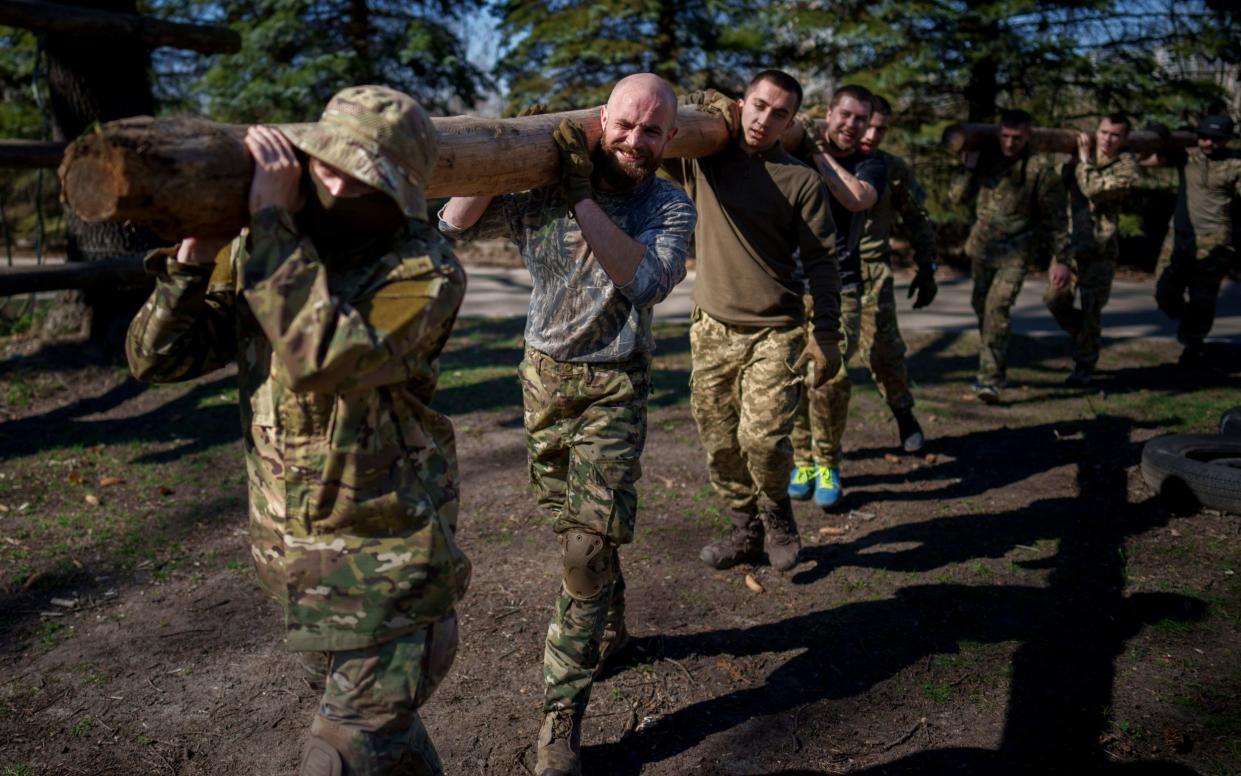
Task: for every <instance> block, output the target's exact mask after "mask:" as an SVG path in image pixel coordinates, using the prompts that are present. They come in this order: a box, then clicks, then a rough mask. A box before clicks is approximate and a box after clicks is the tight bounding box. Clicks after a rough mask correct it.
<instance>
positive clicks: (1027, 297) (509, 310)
mask: <svg viewBox="0 0 1241 776" xmlns="http://www.w3.org/2000/svg"><path fill="white" fill-rule="evenodd" d="M468 271H469V274H470V284H469V289H468V291H467V292H466V295H465V303H464V305H463V307H462V309H461V314H462V315H466V316H492V317H509V316H524V315H525V314H526V305H527V304H528V303H529V299H530V275H529V273H528V272H526V271H525V270H524V269H492V268H486V267H471V268H468ZM1045 283H1046V281H1045V280H1044V279H1043V278H1041V277H1040V278H1037V279H1032V280H1030V281H1028V282H1027V283H1026V284H1025V287H1023V288H1022V289H1021V296H1020V298H1019V299H1018V300H1017V305H1016V306H1015V307H1014V308H1013V330H1014V331H1015V332H1016V333H1018V334H1025V335H1029V336H1035V337H1039V336H1047V335H1060V334H1061V332H1060V329H1059V327H1058V326H1056V322H1055V321H1053V320H1052V319H1051V314H1050V313H1048V312H1047V309H1046V308H1045V307H1043V298H1042V294H1043V287H1044V284H1045ZM908 285H909V281H908V279H904V280H902V279H898V280H897V282H896V295H897V299H898V301H899V306H900V319H901V328H902V329H905V330H911V331H912V330H918V329H925V330H931V331H950V332H957V331H969V330H972V329H974V328H975V327H976V325H977V324H976V322H975V319H974V311H973V310H972V309H971V308H970V287H971V283H970V279H969V278H964V277H963V278H955V279H952V280H946V281H943V282H941V283H940V285H939V296H938V297H936V299H935V303H934V304H932V305H931V306H930V307H929V308H926V309H923V310H916V311H915V310H913V309H911V307H910V302H909V301H907V300H906V299H905V289H906V287H907V286H908ZM693 287H694V276H693V274H692V273H691V274H690V276H689V277H688V278H686V279H685V281H684V282H683V283H681V285H679V286H677V287H676V289H675V290H674V291H673V292H672V294H671V296H669V297H668V298H667V299H665V300H664V301H663V302H662V303H661V304H660V305H659V306H658V307H656V308H655V315H656V318H657V319H658V320H664V321H683V320H687V319H688V318H689V313H690V308H691V306H692V303H691V301H690V295H691V293H692V291H693ZM1217 311H1218V312H1217V317H1216V319H1215V328H1214V329H1212V330H1211V339H1212V340H1226V341H1232V342H1241V283H1228V282H1226V283H1225V285H1224V290H1223V292H1222V293H1221V295H1220V299H1219V306H1218V308H1217ZM1103 328H1104V334H1105V336H1108V337H1147V338H1154V339H1175V338H1176V326H1175V324H1174V322H1173V321H1169V320H1168V319H1167V318H1166V317H1165V316H1164V315H1163V313H1161V312H1159V310H1157V309H1156V308H1155V300H1154V297H1153V285H1152V283H1150V282H1137V281H1131V280H1118V281H1116V284H1115V286H1114V287H1113V289H1112V298H1111V301H1110V302H1109V303H1108V306H1107V307H1106V308H1105V309H1104V311H1103Z"/></svg>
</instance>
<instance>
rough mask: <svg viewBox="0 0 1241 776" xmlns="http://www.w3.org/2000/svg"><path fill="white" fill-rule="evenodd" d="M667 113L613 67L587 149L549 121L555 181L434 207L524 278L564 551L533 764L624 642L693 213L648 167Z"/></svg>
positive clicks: (542, 469)
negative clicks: (495, 245) (655, 418)
mask: <svg viewBox="0 0 1241 776" xmlns="http://www.w3.org/2000/svg"><path fill="white" fill-rule="evenodd" d="M676 114H677V100H676V95H675V94H674V93H673V91H672V88H671V87H670V86H668V84H667V83H666V82H665V81H664V80H663V79H661V78H659V77H658V76H655V75H651V74H649V73H642V74H638V75H632V76H629V77H627V78H624V79H622V80H621V81H619V82H618V83H617V84H616V86H615V88H614V89H613V90H612V94H611V96H610V97H609V99H608V103H607V105H606V106H605V107H603V108H602V109H601V110H600V115H599V118H600V121H601V122H602V124H603V137H602V140H601V142H600V145H599V147H598V148H596V149H594V150H591V149H590V148H589V146H588V145H587V141H586V135H585V133H584V132H583V131H582V128H581V127H580V126H579V125H577V124H576V123H575V122H573V121H571V120H569V119H566V120H564V121H563V122H561V124H560V126H559V127H558V128H557V129H556V131H555V141H556V145H557V147H558V148H559V149H560V165H561V183H560V185H559V186H552V187H549V188H545V189H537V190H534V191H528V192H524V193H521V194H517V195H509V196H503V197H499V198H496V199H494V200H493V199H492V198H490V197H454V198H453V199H451V200H449V202H448V204H447V205H445V206H444V208H443V210H441V211H440V230H441V231H442V232H444V233H445V234H447V235H448V236H450V237H454V238H457V239H476V238H487V237H501V236H506V237H509V238H511V239H512V240H513V241H514V242H515V243H517V246H518V248H519V249H520V251H521V255H522V259H523V260H524V261H525V263H526V266H527V267H528V268H529V269H530V276H531V280H532V281H533V285H534V290H533V293H532V295H531V297H530V311H529V315H528V317H527V319H526V331H525V339H526V351H525V358H524V360H523V361H522V363H521V366H520V367H519V370H520V377H521V384H522V396H523V400H524V403H525V427H526V442H527V447H528V449H529V456H530V476H531V480H532V482H533V484H534V491H535V494H536V496H537V498H538V501H539V504H540V505H541V506H543V507H544V508H546V509H547V510H548V511H549V512H550V513H551V515H552V517H553V519H554V524H553V530H554V531H555V532H556V534H557V535H558V536H559V540H560V547H561V550H562V552H563V558H564V571H563V579H562V584H561V589H560V594H559V597H558V598H557V600H556V605H555V608H554V610H553V612H552V619H551V624H550V626H549V627H548V630H547V641H546V646H545V649H544V657H543V674H544V683H545V692H544V702H543V711H544V718H543V726H542V728H541V730H540V731H539V737H538V763H537V765H536V767H535V773H536V774H538V776H569V774H575V775H576V774H579V773H580V772H581V764H580V759H579V754H578V752H579V748H580V741H581V724H582V716H583V714H584V713H585V711H586V705H587V703H588V702H589V700H590V691H591V686H592V681H593V676H594V674H595V673H596V671H597V669H598V668H600V667H601V666H602V665H603V663H604V661H606V660H607V658H608V657H610V656H613V655H615V654H617V653H618V652H619V651H620V650H621V648H622V647H623V646H624V643H625V641H626V640H627V639H628V634H627V631H626V628H625V616H624V613H625V581H624V577H623V576H622V575H621V570H620V554H619V548H620V546H621V545H623V544H627V543H629V542H631V541H632V540H633V530H634V519H635V517H636V514H637V492H636V490H635V488H634V483H635V482H636V481H637V479H638V477H639V476H640V475H641V468H640V466H639V462H638V460H639V457H640V456H641V454H642V447H643V444H644V443H645V441H646V405H647V394H648V392H649V391H650V385H651V353H652V352H653V351H654V349H655V339H654V336H653V335H652V333H651V312H652V308H654V306H655V305H656V303H658V302H660V301H661V300H663V299H664V298H665V297H666V296H667V295H668V294H669V292H671V291H672V289H673V287H674V286H676V284H677V283H679V282H681V280H682V279H684V277H685V256H686V252H687V250H688V245H689V238H690V235H691V234H692V233H693V230H694V222H695V220H696V214H695V211H694V206H693V205H692V204H691V202H690V200H689V198H688V197H686V196H685V194H684V193H682V192H681V191H680V190H679V189H677V187H676V186H674V185H672V184H671V183H669V182H668V181H665V180H662V179H660V178H657V177H655V171H656V170H657V169H658V167H659V164H660V161H661V160H662V158H663V153H664V149H665V147H666V146H667V144H668V142H669V141H671V140H672V138H673V137H675V136H676V131H677V130H676Z"/></svg>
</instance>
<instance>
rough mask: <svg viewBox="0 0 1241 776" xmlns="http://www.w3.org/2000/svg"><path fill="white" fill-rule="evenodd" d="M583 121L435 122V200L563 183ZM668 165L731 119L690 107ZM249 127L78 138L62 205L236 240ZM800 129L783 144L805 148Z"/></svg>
mask: <svg viewBox="0 0 1241 776" xmlns="http://www.w3.org/2000/svg"><path fill="white" fill-rule="evenodd" d="M566 117H567V118H572V119H575V120H577V121H579V122H581V124H582V126H583V128H584V129H585V130H586V135H587V137H588V138H589V139H590V142H591V144H592V145H594V144H596V143H598V142H599V137H600V135H601V134H602V127H601V125H600V121H599V109H598V108H592V109H589V110H579V111H570V112H567V113H552V114H546V115H542V116H525V117H522V118H513V119H480V118H475V117H470V116H454V117H450V118H436V119H433V121H434V123H435V128H436V130H437V132H438V134H439V161H438V163H437V164H436V167H435V170H434V172H433V173H432V176H431V182H430V185H429V187H428V192H427V193H428V196H430V197H449V196H479V195H482V196H485V195H496V194H506V193H509V192H513V191H524V190H526V189H531V188H536V187H539V186H547V185H551V184H554V183H555V182H556V181H557V180H558V172H557V164H558V156H557V153H556V147H555V144H554V143H553V142H552V139H551V138H552V130H553V129H554V128H555V127H556V126H557V125H558V124H559V123H560V121H561V120H562V119H564V118H566ZM677 125H678V127H679V130H678V133H677V136H676V138H674V139H673V140H672V142H671V143H669V146H668V149H667V151H666V153H665V155H666V156H668V157H677V158H697V157H701V156H708V155H710V154H712V153H715V152H717V151H719V150H722V149H723V148H724V147H725V146H726V144H727V142H728V133H727V130H726V128H725V126H724V120H723V119H721V118H719V117H717V116H713V115H711V114H708V113H705V112H703V111H701V110H699V109H698V108H696V107H682V108H681V110H680V112H679V113H678V115H677ZM244 134H245V127H244V126H241V125H236V124H219V123H215V122H211V121H206V120H203V119H167V120H162V119H161V120H157V119H152V118H149V117H137V118H130V119H122V120H120V121H113V122H109V123H108V124H105V125H104V126H103V127H101V128H100V129H99V130H97V131H96V132H94V133H91V134H88V135H86V136H85V137H82V138H79V139H78V140H77V141H76V142H75V143H74V144H73V145H72V146H70V148H69V149H68V150H67V151H66V153H65V157H64V162H63V163H62V164H61V167H60V178H61V183H62V193H61V197H62V199H63V200H64V202H65V203H66V204H67V205H68V206H69V207H70V208H71V209H72V210H73V211H74V212H75V213H77V214H78V215H79V216H80V217H81V218H83V219H84V220H86V221H91V222H98V221H128V222H132V223H135V224H142V225H145V226H149V227H150V228H152V229H153V230H154V231H156V232H157V233H158V234H160V235H161V236H163V237H166V238H168V239H177V238H180V237H185V236H187V235H195V236H207V235H232V234H236V233H237V232H238V231H240V230H241V228H242V227H244V226H245V225H246V224H247V223H248V222H249V214H248V213H247V210H246V200H247V193H248V191H249V185H250V177H251V175H252V170H253V167H252V164H251V161H250V156H249V154H248V152H247V151H246V150H245V147H244V146H243V145H242V137H243V136H244ZM801 136H802V129H801V127H800V126H799V125H797V124H796V123H795V124H794V125H793V127H792V128H791V129H790V130H789V132H788V133H786V136H785V139H784V141H785V144H786V145H787V146H792V147H795V146H796V145H797V144H798V143H800V142H801Z"/></svg>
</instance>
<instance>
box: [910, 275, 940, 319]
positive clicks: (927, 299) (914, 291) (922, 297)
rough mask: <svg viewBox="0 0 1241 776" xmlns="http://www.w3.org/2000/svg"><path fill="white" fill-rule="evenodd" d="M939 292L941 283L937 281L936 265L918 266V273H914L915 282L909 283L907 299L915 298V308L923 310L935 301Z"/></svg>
mask: <svg viewBox="0 0 1241 776" xmlns="http://www.w3.org/2000/svg"><path fill="white" fill-rule="evenodd" d="M938 293H939V284H938V283H936V282H935V267H933V266H923V267H918V273H917V274H916V275H914V279H913V282H912V283H910V284H909V293H908V294H906V295H905V298H906V299H914V296H915V295H916V296H917V297H918V298H917V299H914V309H915V310H921V309H922V308H923V307H926V306H927V305H929V304H930V303H931V302H934V301H935V295H936V294H938Z"/></svg>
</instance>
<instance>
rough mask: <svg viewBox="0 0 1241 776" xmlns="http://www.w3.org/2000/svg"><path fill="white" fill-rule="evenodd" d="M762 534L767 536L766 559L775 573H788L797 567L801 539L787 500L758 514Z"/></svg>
mask: <svg viewBox="0 0 1241 776" xmlns="http://www.w3.org/2000/svg"><path fill="white" fill-rule="evenodd" d="M759 518H760V519H761V520H762V522H763V532H764V533H765V534H766V535H767V539H766V545H767V559H768V560H770V561H771V567H772V568H773V569H775V570H776V571H788V570H789V569H791V568H793V567H794V566H796V565H797V558H798V556H799V555H800V554H801V537H800V536H798V534H797V521H796V520H794V519H793V504H792V502H790V501H789V500H788V499H785V500H783V501H781V502H780V503H778V504H775V505H774V506H772V507H767V508H765V509H763V511H762V512H760V513H759Z"/></svg>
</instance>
